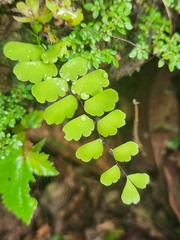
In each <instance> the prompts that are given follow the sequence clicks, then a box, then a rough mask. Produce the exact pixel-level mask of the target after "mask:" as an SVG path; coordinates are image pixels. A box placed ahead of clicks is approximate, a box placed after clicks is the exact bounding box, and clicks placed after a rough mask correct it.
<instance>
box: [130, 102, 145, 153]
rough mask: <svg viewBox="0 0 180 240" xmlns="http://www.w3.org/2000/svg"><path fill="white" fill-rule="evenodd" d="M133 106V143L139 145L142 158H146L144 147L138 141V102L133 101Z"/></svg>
mask: <svg viewBox="0 0 180 240" xmlns="http://www.w3.org/2000/svg"><path fill="white" fill-rule="evenodd" d="M133 104H134V126H133V137H134V141H135V142H136V143H137V144H138V145H139V149H140V151H141V153H142V155H143V156H144V157H146V156H147V154H146V151H145V150H144V147H143V145H142V143H141V141H140V139H139V133H138V124H139V109H138V104H139V102H137V101H136V99H133Z"/></svg>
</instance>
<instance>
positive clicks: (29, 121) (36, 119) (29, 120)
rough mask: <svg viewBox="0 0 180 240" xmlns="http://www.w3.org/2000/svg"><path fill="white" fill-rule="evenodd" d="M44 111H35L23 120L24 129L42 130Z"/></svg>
mask: <svg viewBox="0 0 180 240" xmlns="http://www.w3.org/2000/svg"><path fill="white" fill-rule="evenodd" d="M43 115H44V114H43V111H38V110H35V111H33V112H31V113H29V114H27V115H25V116H24V118H23V119H22V120H21V126H22V127H23V128H24V129H30V128H34V129H36V128H40V127H41V124H42V121H43V120H44V116H43Z"/></svg>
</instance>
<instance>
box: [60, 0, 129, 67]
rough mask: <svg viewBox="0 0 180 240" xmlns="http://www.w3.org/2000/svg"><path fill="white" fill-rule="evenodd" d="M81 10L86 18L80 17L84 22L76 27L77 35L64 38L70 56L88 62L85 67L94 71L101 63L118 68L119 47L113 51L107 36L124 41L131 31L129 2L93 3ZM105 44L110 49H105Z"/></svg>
mask: <svg viewBox="0 0 180 240" xmlns="http://www.w3.org/2000/svg"><path fill="white" fill-rule="evenodd" d="M82 7H83V8H84V11H87V14H84V21H83V22H82V23H81V25H80V29H81V31H79V28H78V29H77V30H76V29H74V30H73V31H72V32H71V33H70V34H69V36H66V37H65V38H64V39H65V40H67V41H69V42H70V43H71V48H72V50H71V56H73V57H76V56H79V55H80V56H82V57H84V58H86V59H88V62H89V66H90V67H92V66H93V67H95V68H96V69H98V68H99V65H100V64H101V63H108V64H111V63H112V64H114V66H115V67H118V66H119V63H118V61H117V59H116V57H115V55H116V54H117V51H119V49H121V45H119V44H118V46H117V48H115V47H114V46H115V44H116V43H115V41H113V39H112V38H111V36H112V35H114V36H118V35H119V34H120V35H123V36H124V37H125V38H126V35H127V32H128V31H130V30H132V29H133V25H132V23H131V19H130V14H131V11H132V3H131V0H128V1H127V0H126V1H118V0H111V1H105V0H96V1H94V2H86V3H83V6H82ZM93 18H94V19H95V21H94V19H93ZM109 42H111V46H112V47H109V46H108V43H109ZM102 46H104V47H103V48H102Z"/></svg>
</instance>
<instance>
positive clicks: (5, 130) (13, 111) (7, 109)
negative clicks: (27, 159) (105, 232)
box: [0, 83, 32, 158]
mask: <svg viewBox="0 0 180 240" xmlns="http://www.w3.org/2000/svg"><path fill="white" fill-rule="evenodd" d="M30 87H31V86H25V85H24V84H22V83H19V84H18V85H17V87H16V88H15V89H11V90H10V92H8V93H6V94H3V93H0V119H1V121H0V149H1V150H0V158H2V157H3V156H4V155H6V154H7V153H8V150H7V146H8V145H12V146H13V145H14V146H15V145H16V144H17V139H16V136H13V133H12V129H13V128H14V127H15V126H16V124H17V123H18V122H20V121H21V120H22V119H23V117H24V116H25V113H26V110H25V107H24V106H23V105H22V101H23V100H25V99H27V100H31V99H32V95H31V94H30V92H29V90H30Z"/></svg>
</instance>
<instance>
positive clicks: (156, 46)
mask: <svg viewBox="0 0 180 240" xmlns="http://www.w3.org/2000/svg"><path fill="white" fill-rule="evenodd" d="M167 2H168V1H167ZM171 2H174V1H171ZM170 5H171V4H170V1H169V6H170ZM140 20H141V21H140V23H139V25H138V27H139V29H138V30H137V33H138V34H137V37H138V41H137V42H136V45H137V46H136V47H134V48H133V49H132V51H131V52H130V54H129V57H130V58H137V59H138V60H142V59H148V57H149V53H152V54H153V55H156V56H158V58H159V62H158V67H162V66H164V64H165V63H166V62H167V63H168V67H169V70H170V71H171V72H172V71H174V69H175V68H178V69H180V64H179V62H180V47H179V42H180V35H179V33H177V32H175V33H174V34H173V35H172V36H170V22H169V20H168V19H167V18H165V17H163V16H162V14H161V13H160V11H158V9H156V8H154V7H150V6H149V7H147V8H146V11H145V13H144V15H142V16H141V17H140Z"/></svg>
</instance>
